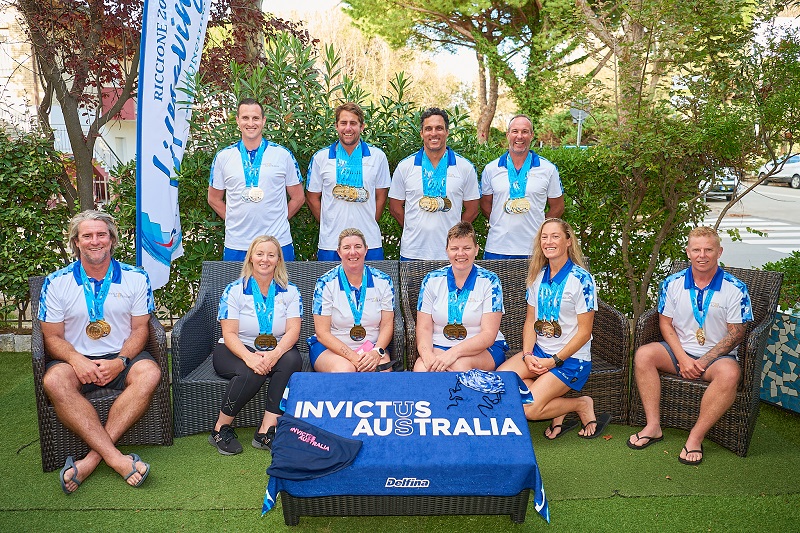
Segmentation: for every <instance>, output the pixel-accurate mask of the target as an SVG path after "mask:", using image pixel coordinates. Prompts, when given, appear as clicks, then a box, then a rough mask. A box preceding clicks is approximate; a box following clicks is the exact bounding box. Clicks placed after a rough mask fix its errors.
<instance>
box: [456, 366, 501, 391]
mask: <svg viewBox="0 0 800 533" xmlns="http://www.w3.org/2000/svg"><path fill="white" fill-rule="evenodd" d="M458 381H459V383H461V384H462V385H464V386H465V387H469V388H470V389H472V390H476V391H478V392H482V393H484V394H502V393H504V392H505V391H506V385H505V383H503V378H501V377H500V376H498V375H497V374H495V373H494V372H486V371H485V370H478V369H477V368H473V369H472V370H468V371H466V372H461V373H460V374H458Z"/></svg>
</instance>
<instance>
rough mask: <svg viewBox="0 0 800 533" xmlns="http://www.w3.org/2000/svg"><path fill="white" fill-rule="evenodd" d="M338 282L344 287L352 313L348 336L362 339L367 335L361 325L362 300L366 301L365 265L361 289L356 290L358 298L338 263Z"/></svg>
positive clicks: (355, 339) (357, 340)
mask: <svg viewBox="0 0 800 533" xmlns="http://www.w3.org/2000/svg"><path fill="white" fill-rule="evenodd" d="M338 268H339V273H338V274H339V283H340V284H341V286H342V289H344V292H345V295H346V296H347V303H348V304H349V305H350V311H351V312H352V313H353V324H354V325H353V327H352V328H350V338H351V339H353V340H354V341H356V342H360V341H363V340H364V339H365V338H366V337H367V330H366V329H364V326H362V325H361V317H362V315H363V314H364V302H366V301H367V285H369V283H367V267H366V265H365V266H364V273H363V274H362V275H361V290H360V291H358V299H356V295H355V294H353V292H354V291H353V287H352V286H351V285H350V282H349V281H348V280H347V275H346V274H345V273H344V268H343V267H342V266H341V265H339V267H338Z"/></svg>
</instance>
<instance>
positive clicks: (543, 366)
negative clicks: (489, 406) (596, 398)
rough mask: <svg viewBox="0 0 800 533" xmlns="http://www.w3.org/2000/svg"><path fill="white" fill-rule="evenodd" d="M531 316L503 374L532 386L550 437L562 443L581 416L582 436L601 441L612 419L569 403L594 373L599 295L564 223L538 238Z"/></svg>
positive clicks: (531, 409) (590, 406) (551, 223)
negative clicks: (574, 417) (572, 416)
mask: <svg viewBox="0 0 800 533" xmlns="http://www.w3.org/2000/svg"><path fill="white" fill-rule="evenodd" d="M527 283H528V290H527V300H528V311H527V315H526V317H525V324H524V326H523V331H522V352H521V353H518V354H516V355H514V356H512V357H511V358H509V359H508V361H506V362H505V363H504V364H503V365H501V366H500V368H498V369H497V370H512V371H514V372H516V373H517V374H518V375H519V376H520V377H521V378H522V379H523V380H524V381H525V382H526V383H527V384H528V386H529V387H530V389H531V392H532V393H533V403H531V404H526V405H525V406H524V408H525V416H526V417H527V418H528V419H529V420H542V419H547V418H552V419H553V421H552V423H551V424H550V426H549V427H548V428H547V429H546V430H545V432H544V436H545V437H546V438H548V439H550V440H553V439H556V438H558V437H560V436H561V435H563V434H564V433H565V432H567V431H569V430H570V429H572V428H574V427H575V426H577V425H578V422H577V421H576V422H575V423H574V424H571V425H569V426H565V425H564V424H563V422H564V417H565V415H567V414H568V413H571V412H575V413H577V414H578V416H579V417H580V420H581V423H582V429H581V430H580V432H579V435H580V436H581V437H583V438H587V439H591V438H595V437H598V436H599V435H600V433H601V432H602V431H603V429H604V428H605V426H606V425H607V424H608V422H609V420H610V419H611V417H610V415H608V414H602V415H601V416H600V417H599V418H595V412H594V402H593V401H592V399H591V398H590V397H589V396H581V397H580V398H565V397H564V395H565V394H566V393H567V392H568V391H569V390H570V389H573V390H576V391H580V390H581V389H582V388H583V385H584V384H585V383H586V380H587V379H588V377H589V373H590V372H591V370H592V360H591V353H590V348H591V344H592V341H591V339H592V324H593V322H594V312H595V311H596V310H597V291H596V289H595V285H594V280H593V279H592V276H591V274H589V272H588V271H587V270H586V268H585V266H584V263H583V253H582V252H581V249H580V245H579V244H578V240H577V238H576V237H575V232H574V231H573V230H572V227H571V226H570V225H569V224H567V223H566V222H564V221H563V220H561V219H558V218H550V219H547V220H545V221H544V223H543V224H542V226H541V227H540V228H539V231H538V233H537V235H536V240H535V243H534V248H533V255H532V256H531V260H530V267H529V269H528V280H527Z"/></svg>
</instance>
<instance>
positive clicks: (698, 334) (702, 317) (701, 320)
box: [689, 285, 714, 346]
mask: <svg viewBox="0 0 800 533" xmlns="http://www.w3.org/2000/svg"><path fill="white" fill-rule="evenodd" d="M701 297H702V294H701ZM713 297H714V290H713V289H710V288H706V297H705V299H704V300H703V307H702V309H701V308H699V307H698V306H697V290H696V289H695V286H694V285H692V287H691V288H690V289H689V298H690V299H691V300H692V311H693V312H694V319H695V320H696V321H697V325H698V326H700V327H699V328H697V331H695V332H694V336H695V338H696V339H697V344H699V345H700V346H703V345H704V344H705V343H706V332H705V330H704V329H703V326H704V325H705V323H706V316H707V315H708V306H709V305H711V298H713Z"/></svg>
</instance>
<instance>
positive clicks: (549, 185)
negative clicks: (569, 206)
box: [481, 151, 564, 255]
mask: <svg viewBox="0 0 800 533" xmlns="http://www.w3.org/2000/svg"><path fill="white" fill-rule="evenodd" d="M531 156H532V161H531V168H530V170H529V171H528V182H527V184H526V187H525V198H527V199H528V201H530V203H531V209H530V211H528V212H527V213H518V214H509V213H506V211H505V209H504V206H505V203H506V201H507V200H509V199H510V198H511V194H510V189H511V185H510V183H509V181H508V165H513V164H514V163H513V162H512V161H511V158H510V157H509V155H508V152H506V153H504V154H503V155H502V156H500V157H499V158H498V159H495V160H494V161H492V162H491V163H489V164H488V165H486V168H484V169H483V173H482V174H481V192H482V194H483V195H484V196H485V195H493V197H492V212H491V213H490V215H489V233H488V234H487V236H486V251H487V252H491V253H495V254H503V255H530V254H531V251H532V249H533V239H534V238H535V237H536V232H537V231H539V227H540V226H541V225H542V222H544V210H545V206H546V205H547V200H548V198H558V197H560V196H563V195H564V188H563V187H562V185H561V178H560V177H559V175H558V169H557V168H556V166H555V165H554V164H553V163H551V162H550V161H548V160H547V159H545V158H543V157H539V155H537V154H536V153H535V152H533V151H531Z"/></svg>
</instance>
